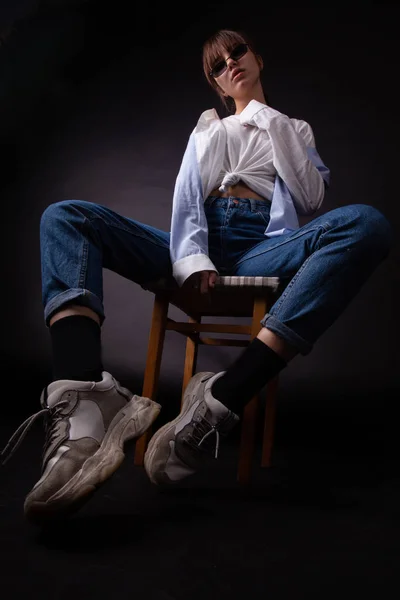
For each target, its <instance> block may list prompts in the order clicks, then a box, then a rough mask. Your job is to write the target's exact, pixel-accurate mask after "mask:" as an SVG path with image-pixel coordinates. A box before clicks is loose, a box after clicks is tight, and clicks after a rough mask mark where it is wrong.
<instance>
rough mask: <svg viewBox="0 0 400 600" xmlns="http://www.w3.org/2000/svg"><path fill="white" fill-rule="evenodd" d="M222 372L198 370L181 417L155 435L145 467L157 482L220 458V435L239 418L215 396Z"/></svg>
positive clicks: (171, 480) (168, 480) (176, 477)
mask: <svg viewBox="0 0 400 600" xmlns="http://www.w3.org/2000/svg"><path fill="white" fill-rule="evenodd" d="M223 373H224V372H222V373H217V374H215V373H208V372H203V373H197V374H196V375H194V376H193V377H192V379H191V380H190V381H189V383H188V386H187V388H186V390H185V394H184V397H183V404H182V410H181V412H180V414H179V415H178V417H177V418H176V419H175V420H174V421H171V422H170V423H167V424H166V425H164V426H163V427H160V429H159V430H158V431H156V433H155V434H154V435H153V437H152V438H151V440H150V442H149V445H148V448H147V450H146V453H145V456H144V467H145V470H146V473H147V475H148V476H149V478H150V480H151V481H152V482H153V483H155V484H168V483H174V482H176V481H179V480H180V479H183V478H184V477H187V476H189V475H192V474H193V473H195V472H196V471H197V470H198V469H199V468H202V467H204V466H205V465H207V464H209V461H210V460H214V459H216V458H218V450H219V438H220V435H222V436H225V435H226V434H227V433H228V432H229V431H230V430H231V429H232V427H234V425H235V424H236V423H237V421H239V417H238V416H237V415H236V414H235V413H233V412H232V411H230V410H229V409H228V408H227V407H226V406H224V404H222V403H221V402H220V401H219V400H216V399H215V398H213V396H212V394H211V386H212V384H213V383H214V381H215V380H216V379H218V377H221V375H223Z"/></svg>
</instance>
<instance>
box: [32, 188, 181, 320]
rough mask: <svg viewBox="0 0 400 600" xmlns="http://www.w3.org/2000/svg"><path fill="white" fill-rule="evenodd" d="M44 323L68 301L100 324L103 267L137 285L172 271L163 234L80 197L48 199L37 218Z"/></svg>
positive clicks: (103, 316) (166, 234)
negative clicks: (58, 199)
mask: <svg viewBox="0 0 400 600" xmlns="http://www.w3.org/2000/svg"><path fill="white" fill-rule="evenodd" d="M40 248H41V265H42V300H43V305H44V315H45V322H46V324H47V325H49V324H50V320H51V318H52V316H53V315H54V314H55V313H56V312H59V311H60V310H61V309H66V307H67V306H70V305H72V304H74V305H79V306H84V307H87V308H88V309H90V310H91V311H93V312H94V313H96V314H97V315H98V318H99V321H100V322H101V323H102V322H103V320H104V318H105V315H104V307H103V268H104V269H109V270H111V271H114V272H116V273H118V274H120V275H121V276H123V277H126V278H127V279H130V280H132V281H135V282H136V283H139V284H143V283H146V282H148V281H152V280H154V279H158V278H159V277H166V276H170V275H171V274H172V270H171V262H170V255H169V233H166V232H164V231H160V230H158V229H156V228H154V227H151V226H150V225H145V224H143V223H139V222H137V221H135V220H133V219H130V218H127V217H123V216H121V215H119V214H117V213H116V212H114V211H112V210H111V209H109V208H106V207H104V206H100V205H98V204H94V203H91V202H85V201H82V200H66V201H62V202H56V203H54V204H51V205H50V206H49V207H48V208H46V210H45V211H44V213H43V215H42V219H41V223H40Z"/></svg>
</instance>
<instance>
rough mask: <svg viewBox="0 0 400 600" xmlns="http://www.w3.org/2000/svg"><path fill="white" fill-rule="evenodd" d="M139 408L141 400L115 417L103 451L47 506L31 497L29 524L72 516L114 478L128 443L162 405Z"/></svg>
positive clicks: (150, 421)
mask: <svg viewBox="0 0 400 600" xmlns="http://www.w3.org/2000/svg"><path fill="white" fill-rule="evenodd" d="M149 402H150V404H149ZM137 404H138V400H137V397H136V398H133V399H132V400H130V402H129V403H128V404H127V406H125V407H124V408H123V409H121V410H120V411H119V412H118V413H117V414H116V415H115V417H114V419H113V420H112V422H111V423H110V426H109V428H108V430H107V432H106V434H105V436H104V438H103V440H102V443H101V445H100V448H99V449H98V450H97V452H96V453H95V454H93V456H91V457H89V458H88V459H87V460H86V461H85V462H84V463H83V465H82V467H81V469H80V470H79V471H78V472H77V473H75V475H74V476H73V477H72V479H70V480H69V481H68V482H67V483H66V484H65V485H64V486H63V487H62V488H61V489H60V490H58V491H57V493H56V494H54V495H53V496H51V497H50V498H49V499H48V500H46V501H45V502H40V501H32V502H29V496H28V497H27V499H26V501H25V505H24V512H25V517H26V518H27V519H28V520H29V521H31V522H34V523H35V524H45V523H46V522H47V521H53V520H54V519H57V518H64V517H66V516H69V515H70V514H71V513H73V512H76V510H78V509H79V508H81V507H82V506H83V505H84V504H85V503H86V502H87V501H88V500H89V499H90V498H91V497H92V496H93V494H94V493H95V492H96V490H97V489H98V488H99V487H100V486H101V485H102V484H103V483H104V482H105V481H106V480H107V479H109V478H110V477H111V475H112V474H113V473H114V472H115V471H116V470H117V469H118V467H119V466H120V465H121V463H122V462H123V460H124V458H125V453H124V445H125V443H126V442H127V441H129V440H132V439H134V438H138V437H140V436H141V435H142V434H143V433H145V431H146V430H147V429H148V428H149V427H150V425H151V424H152V423H153V421H154V420H155V419H156V418H157V417H158V415H159V413H160V410H161V406H160V405H159V404H157V403H156V402H153V401H152V400H149V399H146V403H144V404H143V406H142V407H138V406H137ZM143 413H148V414H143Z"/></svg>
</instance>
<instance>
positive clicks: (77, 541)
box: [0, 397, 400, 600]
mask: <svg viewBox="0 0 400 600" xmlns="http://www.w3.org/2000/svg"><path fill="white" fill-rule="evenodd" d="M321 400H322V399H321V398H319V399H314V400H313V399H312V398H309V397H308V398H307V399H303V400H302V401H301V399H300V400H299V403H298V405H297V406H296V405H294V404H292V403H291V401H290V399H288V398H286V399H285V398H283V399H282V400H281V401H280V404H279V409H278V415H277V419H278V420H277V426H276V438H275V447H274V456H273V465H272V467H271V468H270V469H266V470H262V469H261V468H259V467H258V465H257V464H255V465H254V473H253V480H252V484H251V485H250V486H249V487H248V488H241V487H239V486H238V484H237V483H236V460H237V447H238V444H237V443H238V434H239V430H237V432H236V433H235V434H234V435H233V436H232V438H231V439H230V440H227V441H226V442H225V445H224V446H223V448H222V454H221V458H220V459H219V461H218V462H216V464H215V466H214V468H212V470H211V471H209V472H207V473H199V474H196V475H195V476H193V477H192V479H189V480H186V481H184V482H182V483H181V484H179V485H177V486H176V487H174V488H172V489H171V488H169V489H160V488H158V487H156V486H154V485H152V484H151V483H150V481H149V480H148V479H147V476H146V474H145V472H144V470H143V469H142V468H140V467H136V466H135V465H134V464H133V452H134V445H133V443H131V445H130V446H128V447H127V449H126V455H127V456H126V460H125V461H124V463H123V464H122V466H121V467H120V469H119V470H118V471H117V472H116V473H115V474H114V476H113V477H112V478H111V479H110V480H108V481H107V482H106V483H105V484H104V485H103V487H102V488H100V489H99V490H98V492H97V494H96V495H95V496H94V497H93V498H92V499H91V500H90V502H89V503H88V504H86V506H85V507H84V508H82V509H81V510H80V512H79V513H77V514H76V515H75V516H74V517H72V518H71V519H70V520H69V521H68V522H67V523H66V524H65V525H64V526H54V527H53V528H52V529H50V530H48V531H42V530H40V529H37V528H36V527H34V526H32V525H30V524H28V523H27V522H26V521H25V520H24V517H23V512H22V506H23V500H24V497H25V495H26V493H27V492H28V491H29V489H30V488H31V487H32V485H33V484H34V483H35V481H36V480H37V479H38V476H39V470H40V452H41V444H42V442H43V439H42V426H41V424H40V423H39V422H38V423H37V424H35V425H34V426H33V428H32V430H31V432H30V433H29V434H28V436H27V437H26V438H25V440H24V442H23V444H22V445H21V447H20V448H19V450H18V451H17V452H16V454H15V455H14V456H13V457H12V459H11V460H10V462H8V463H7V464H6V465H5V466H4V467H3V468H2V469H1V488H0V489H1V491H0V502H1V509H2V510H1V516H0V519H1V524H0V529H1V540H2V545H1V547H2V552H3V556H2V561H1V569H2V573H1V580H2V589H3V590H5V589H6V590H8V593H7V596H4V597H7V598H22V597H25V596H27V595H28V594H29V596H30V597H31V598H39V597H40V598H42V599H44V598H51V599H56V598H57V599H59V598H60V599H61V598H62V599H64V598H70V597H71V596H74V597H76V598H83V597H87V596H90V597H98V596H99V595H100V596H102V597H109V598H111V597H117V594H122V593H129V595H130V596H132V597H134V598H135V597H146V598H149V599H151V600H153V599H154V600H167V599H179V600H180V599H182V600H183V599H185V600H186V599H188V598H193V599H197V598H199V599H200V598H202V599H203V598H208V599H210V600H214V599H221V598H241V597H245V596H247V597H249V598H251V599H253V598H254V599H255V598H265V597H266V596H267V595H269V597H271V598H274V600H275V599H280V598H291V599H296V600H297V599H302V598H304V599H306V598H307V599H309V598H318V599H322V598H323V599H328V598H332V599H333V598H334V599H336V598H339V597H340V598H365V597H368V598H369V597H371V598H372V597H373V598H383V599H385V600H389V599H391V598H398V597H399V593H400V587H399V583H398V581H399V577H398V574H399V559H400V544H399V533H400V527H399V508H398V507H399V503H400V477H399V470H398V463H397V462H396V460H395V458H394V456H395V454H394V451H395V448H396V445H397V442H396V425H395V423H394V422H393V421H389V422H388V421H385V414H384V413H385V407H384V406H381V411H380V412H379V413H378V415H377V414H376V411H375V410H374V402H375V400H374V399H373V398H372V399H368V398H359V399H353V401H351V399H347V401H346V403H344V402H342V401H340V400H338V402H337V405H336V407H335V404H334V403H330V402H329V399H328V401H327V402H326V403H325V404H322V403H321ZM325 400H327V399H325ZM160 401H161V402H162V403H165V402H166V401H168V399H166V398H164V399H162V398H161V399H160ZM345 404H346V405H347V406H348V409H347V411H346V414H344V413H343V406H344V405H345ZM300 407H302V408H300ZM165 409H166V410H165V413H164V418H163V419H162V418H161V415H160V417H159V419H160V424H162V423H163V421H166V420H169V418H170V416H171V413H172V412H173V411H172V410H169V411H168V408H167V406H166V405H165ZM392 414H393V412H392ZM25 416H27V415H22V416H21V418H23V417H25ZM18 424H19V420H18V418H17V417H16V416H15V417H12V418H11V419H9V421H3V423H2V425H1V433H0V435H1V440H0V441H1V445H2V446H4V443H5V442H6V440H7V439H8V437H9V436H10V435H11V433H12V431H13V430H14V429H15V428H16V426H17V425H18ZM258 453H259V449H258ZM257 458H258V454H257Z"/></svg>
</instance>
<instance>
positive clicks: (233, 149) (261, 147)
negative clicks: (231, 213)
mask: <svg viewBox="0 0 400 600" xmlns="http://www.w3.org/2000/svg"><path fill="white" fill-rule="evenodd" d="M222 124H223V126H224V127H225V131H226V148H225V156H224V162H223V168H222V171H221V172H220V174H219V176H218V180H217V185H218V187H219V190H220V192H227V191H228V188H229V187H230V186H233V185H236V184H237V183H238V182H239V181H243V183H245V184H246V185H247V186H248V187H249V188H250V189H251V190H253V191H254V192H256V193H257V194H259V195H260V196H261V197H262V198H266V199H267V200H272V194H273V192H274V186H275V177H276V169H275V167H274V164H273V152H272V146H271V143H270V141H269V137H268V134H267V133H266V131H264V130H262V129H259V128H258V127H255V126H252V125H242V124H241V122H240V115H231V116H230V117H225V118H224V119H222Z"/></svg>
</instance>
